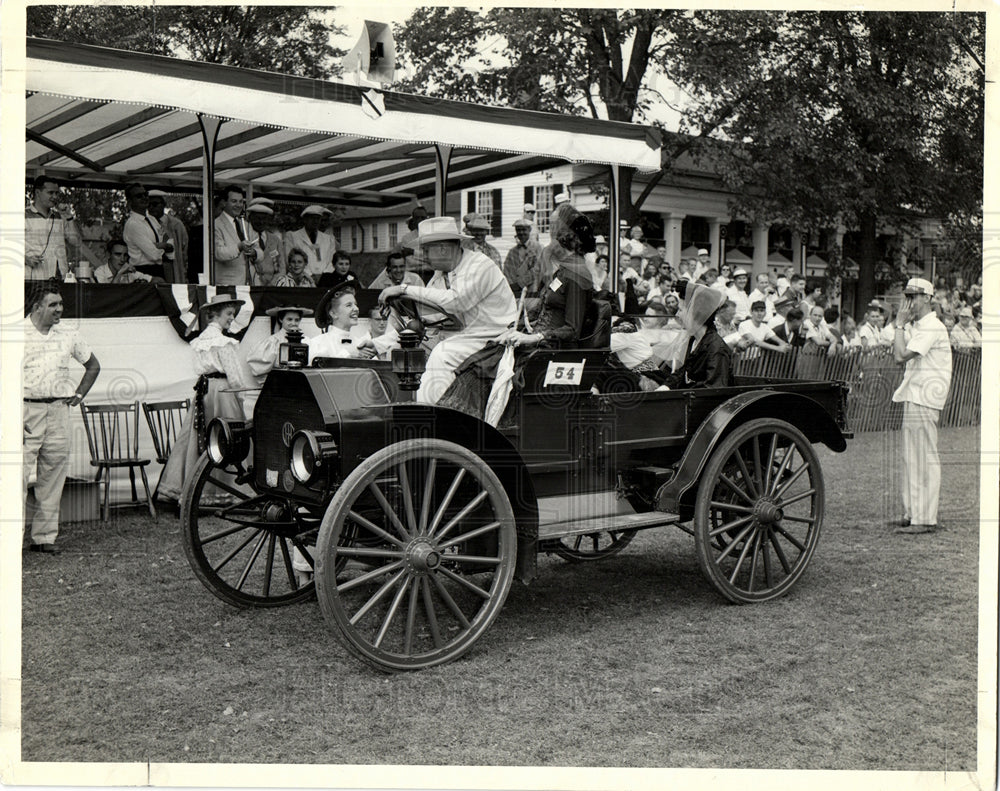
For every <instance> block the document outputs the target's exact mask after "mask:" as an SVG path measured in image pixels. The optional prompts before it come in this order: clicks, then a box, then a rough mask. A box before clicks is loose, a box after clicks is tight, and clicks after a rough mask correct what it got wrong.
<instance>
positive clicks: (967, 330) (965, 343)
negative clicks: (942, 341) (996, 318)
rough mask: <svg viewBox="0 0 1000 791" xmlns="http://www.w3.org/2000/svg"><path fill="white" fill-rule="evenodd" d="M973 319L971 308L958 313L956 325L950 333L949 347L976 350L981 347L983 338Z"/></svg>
mask: <svg viewBox="0 0 1000 791" xmlns="http://www.w3.org/2000/svg"><path fill="white" fill-rule="evenodd" d="M973 318H974V316H973V315H972V308H962V309H961V310H960V311H958V324H956V325H955V327H954V329H952V331H951V345H952V346H954V347H955V348H956V349H977V348H979V347H980V346H982V345H983V336H982V334H981V333H980V332H979V329H978V328H977V327H976V324H975V322H974V321H973Z"/></svg>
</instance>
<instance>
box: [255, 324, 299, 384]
mask: <svg viewBox="0 0 1000 791" xmlns="http://www.w3.org/2000/svg"><path fill="white" fill-rule="evenodd" d="M266 313H267V315H268V316H270V317H271V318H272V319H273V321H274V325H277V330H276V331H275V332H274V333H273V334H272V335H268V336H267V337H266V338H264V340H262V341H261V342H260V343H258V344H257V345H256V346H255V347H254V348H253V351H251V352H250V354H248V355H247V365H249V366H250V370H251V371H253V374H254V376H256V377H257V380H258V383H259V384H264V379H266V378H267V375H268V373H269V372H270V371H271V369H272V368H274V366H275V365H277V364H278V352H279V350H280V349H281V344H283V343H287V342H288V333H289V332H293V333H301V329H300V327H301V324H302V319H304V318H305V317H306V316H311V315H312V314H313V312H312V311H311V310H310V309H309V308H300V307H296V306H288V307H285V306H282V307H279V308H269V309H268V310H267V311H266ZM272 329H273V325H272Z"/></svg>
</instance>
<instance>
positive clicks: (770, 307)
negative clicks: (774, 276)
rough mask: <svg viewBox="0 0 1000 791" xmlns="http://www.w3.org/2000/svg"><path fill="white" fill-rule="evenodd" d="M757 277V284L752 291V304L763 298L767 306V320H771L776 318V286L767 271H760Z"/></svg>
mask: <svg viewBox="0 0 1000 791" xmlns="http://www.w3.org/2000/svg"><path fill="white" fill-rule="evenodd" d="M756 279H757V285H756V287H755V288H754V290H753V291H751V292H750V304H751V305H752V304H753V303H754V302H756V301H757V300H763V302H764V305H765V306H766V308H767V320H768V321H770V320H771V319H772V318H774V303H775V301H776V299H777V296H776V294H775V289H774V286H772V285H771V278H770V277H769V276H768V274H767V272H760V273H759V274H758V275H757V278H756Z"/></svg>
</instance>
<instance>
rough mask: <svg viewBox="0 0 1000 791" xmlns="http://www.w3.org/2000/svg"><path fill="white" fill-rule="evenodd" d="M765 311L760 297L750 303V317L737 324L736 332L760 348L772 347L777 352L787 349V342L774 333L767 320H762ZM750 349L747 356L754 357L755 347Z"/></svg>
mask: <svg viewBox="0 0 1000 791" xmlns="http://www.w3.org/2000/svg"><path fill="white" fill-rule="evenodd" d="M766 312H767V308H766V306H765V305H764V300H762V299H759V300H757V301H756V302H754V303H753V304H752V305H750V318H748V319H746V320H745V321H743V322H741V323H740V326H739V330H738V332H739V334H740V337H741V338H743V340H745V341H747V342H748V343H750V344H753V345H754V346H756V347H759V348H761V349H774V350H775V351H779V352H783V351H787V350H788V348H789V347H788V344H787V343H785V341H783V340H781V338H779V337H778V336H777V335H775V334H774V330H772V329H771V328H770V327H768V326H767V322H765V321H764V316H765V314H766ZM751 351H752V352H753V354H752V355H749V356H752V357H755V356H757V354H759V352H757V350H756V349H751Z"/></svg>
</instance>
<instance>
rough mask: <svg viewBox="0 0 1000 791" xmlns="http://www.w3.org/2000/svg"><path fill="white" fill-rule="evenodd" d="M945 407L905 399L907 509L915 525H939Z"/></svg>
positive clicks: (904, 467) (904, 473)
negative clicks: (941, 420)
mask: <svg viewBox="0 0 1000 791" xmlns="http://www.w3.org/2000/svg"><path fill="white" fill-rule="evenodd" d="M940 415H941V410H939V409H931V408H930V407H926V406H921V405H920V404H914V403H912V402H910V401H904V402H903V509H904V514H905V516H907V517H909V519H910V522H912V523H913V524H915V525H936V524H937V514H938V500H939V498H940V494H941V461H940V459H939V458H938V447H937V440H938V437H937V425H938V418H939V417H940Z"/></svg>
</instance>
